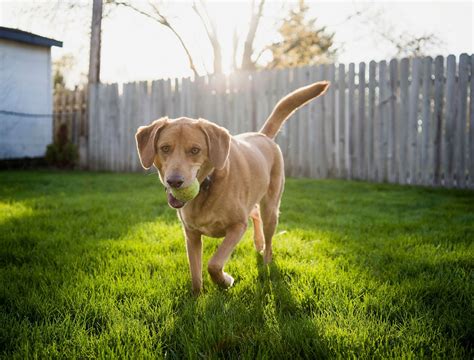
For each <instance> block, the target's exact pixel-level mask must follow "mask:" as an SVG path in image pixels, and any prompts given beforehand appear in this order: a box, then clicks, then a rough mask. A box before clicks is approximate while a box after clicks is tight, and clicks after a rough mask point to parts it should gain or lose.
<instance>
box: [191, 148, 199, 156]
mask: <svg viewBox="0 0 474 360" xmlns="http://www.w3.org/2000/svg"><path fill="white" fill-rule="evenodd" d="M199 151H201V149H199V148H197V147H193V148H192V149H191V154H193V155H197V154H199Z"/></svg>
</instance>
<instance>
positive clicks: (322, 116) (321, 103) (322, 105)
mask: <svg viewBox="0 0 474 360" xmlns="http://www.w3.org/2000/svg"><path fill="white" fill-rule="evenodd" d="M318 69H319V71H318V77H317V78H316V79H315V80H317V81H320V80H327V76H328V75H327V71H328V69H327V66H326V65H319V67H318ZM310 82H313V81H310ZM316 100H317V101H316V103H315V104H314V105H313V109H314V108H316V116H317V117H319V124H320V125H321V126H320V127H321V130H320V134H321V135H320V138H321V147H320V148H321V157H320V159H321V177H322V178H324V179H325V178H327V177H328V171H329V170H328V168H329V164H328V155H327V153H328V151H329V149H328V145H327V143H328V142H329V139H330V134H328V131H327V129H326V127H327V126H328V124H327V120H326V118H327V106H328V102H327V100H328V99H327V98H326V97H325V96H321V97H319V98H317V99H316Z"/></svg>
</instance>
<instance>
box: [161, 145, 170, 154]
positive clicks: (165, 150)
mask: <svg viewBox="0 0 474 360" xmlns="http://www.w3.org/2000/svg"><path fill="white" fill-rule="evenodd" d="M161 151H163V152H164V153H168V152H170V146H169V145H164V146H162V147H161Z"/></svg>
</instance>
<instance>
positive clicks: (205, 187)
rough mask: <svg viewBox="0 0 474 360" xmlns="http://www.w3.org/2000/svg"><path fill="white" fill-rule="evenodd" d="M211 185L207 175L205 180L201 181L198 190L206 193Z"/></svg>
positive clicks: (209, 177)
mask: <svg viewBox="0 0 474 360" xmlns="http://www.w3.org/2000/svg"><path fill="white" fill-rule="evenodd" d="M211 184H212V179H211V176H210V175H208V176H206V178H205V179H204V180H203V181H202V183H201V187H200V189H199V191H200V192H201V191H207V190H209V188H210V187H211Z"/></svg>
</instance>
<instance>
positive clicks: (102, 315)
mask: <svg viewBox="0 0 474 360" xmlns="http://www.w3.org/2000/svg"><path fill="white" fill-rule="evenodd" d="M277 232H278V234H277V236H276V237H275V238H274V262H273V263H272V264H271V265H270V266H268V267H265V266H264V265H263V263H262V261H261V258H260V256H259V255H257V254H256V252H255V250H254V249H253V242H252V238H251V233H252V231H251V229H249V230H248V231H247V233H246V235H245V237H244V239H243V240H242V241H241V243H240V244H239V245H238V247H237V249H236V251H235V252H234V254H233V255H232V258H231V260H230V261H229V263H228V265H227V267H226V269H227V270H228V272H229V273H230V274H232V275H233V276H234V278H235V279H236V282H235V285H234V287H232V288H231V289H229V290H227V291H223V290H219V289H218V288H216V287H215V286H214V284H213V283H212V282H211V281H210V278H209V275H208V274H207V273H204V288H205V290H204V293H203V295H201V296H200V297H198V298H195V297H193V296H192V294H191V285H190V275H189V271H188V265H187V259H186V252H185V246H184V241H183V237H182V232H181V228H180V225H179V223H178V220H177V217H176V214H175V211H174V210H172V209H170V208H168V206H167V204H166V200H165V193H164V191H163V189H162V187H161V186H160V184H159V182H158V179H157V176H156V175H151V174H150V175H140V174H93V173H81V172H46V171H8V172H7V171H4V172H0V354H1V355H0V356H2V357H5V358H21V359H23V358H35V357H38V358H97V357H99V358H111V357H114V356H115V357H117V358H176V359H183V358H209V357H211V358H214V357H226V358H249V359H253V358H311V359H314V358H343V359H348V358H402V357H403V358H433V357H434V358H438V357H439V358H448V359H454V358H466V359H472V358H473V357H474V350H473V345H474V341H473V340H474V310H473V296H474V245H473V240H474V192H469V191H459V190H435V189H429V188H419V187H402V186H393V185H381V184H368V183H363V182H345V181H335V180H324V181H314V180H295V179H290V180H288V181H287V186H286V190H285V194H284V197H283V202H282V209H281V219H280V225H279V227H278V230H277ZM218 244H219V240H217V239H210V238H206V239H205V240H204V260H205V261H207V259H209V258H210V256H211V254H212V253H213V251H214V250H215V249H216V248H217V246H218Z"/></svg>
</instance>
